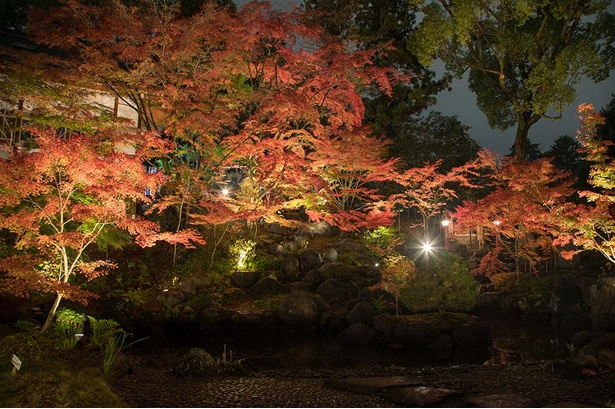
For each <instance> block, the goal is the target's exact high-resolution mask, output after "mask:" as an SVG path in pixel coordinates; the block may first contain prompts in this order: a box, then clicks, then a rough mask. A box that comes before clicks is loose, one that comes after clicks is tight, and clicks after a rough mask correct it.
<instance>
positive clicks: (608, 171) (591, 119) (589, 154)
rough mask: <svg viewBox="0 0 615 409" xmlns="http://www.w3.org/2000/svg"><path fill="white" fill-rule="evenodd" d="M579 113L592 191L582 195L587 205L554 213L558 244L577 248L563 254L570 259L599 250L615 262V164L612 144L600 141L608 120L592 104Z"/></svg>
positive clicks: (574, 205) (564, 207) (572, 205)
mask: <svg viewBox="0 0 615 409" xmlns="http://www.w3.org/2000/svg"><path fill="white" fill-rule="evenodd" d="M578 112H579V113H580V114H581V128H580V129H579V131H578V132H577V139H578V140H579V142H580V143H581V146H582V147H581V149H580V152H581V153H582V154H583V155H585V158H586V160H587V161H588V162H590V164H591V167H590V173H589V179H588V182H589V184H590V186H591V187H592V190H586V191H580V192H579V196H580V197H581V198H582V199H584V202H582V203H574V202H569V203H566V204H563V205H561V206H560V207H558V209H557V211H556V212H554V214H553V217H554V219H555V220H556V221H557V222H558V228H557V229H555V230H554V234H555V235H556V236H557V239H556V244H558V245H561V246H565V245H567V244H569V243H572V244H573V245H574V246H576V248H575V249H572V250H566V251H564V252H562V255H563V256H564V257H566V258H572V257H573V256H574V255H575V254H577V253H579V252H581V251H584V250H595V251H598V252H599V253H601V254H602V255H603V256H604V257H606V258H607V259H608V260H609V261H610V262H612V263H615V205H614V203H615V161H614V160H613V158H612V157H611V156H610V155H609V153H608V152H609V148H610V146H611V145H612V142H611V141H608V140H599V139H597V137H596V126H598V125H600V124H603V123H604V118H603V117H602V115H600V114H599V113H597V112H595V111H594V107H593V106H592V105H591V104H582V105H580V106H579V108H578Z"/></svg>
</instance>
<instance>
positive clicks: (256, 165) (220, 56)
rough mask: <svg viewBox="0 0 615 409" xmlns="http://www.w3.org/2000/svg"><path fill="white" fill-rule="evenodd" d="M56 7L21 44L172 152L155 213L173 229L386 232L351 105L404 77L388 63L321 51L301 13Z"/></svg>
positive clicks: (381, 173) (377, 176)
mask: <svg viewBox="0 0 615 409" xmlns="http://www.w3.org/2000/svg"><path fill="white" fill-rule="evenodd" d="M60 3H61V5H62V6H61V7H58V8H51V9H50V10H47V11H45V12H43V13H37V14H34V15H33V17H32V18H31V20H32V21H33V28H32V30H31V32H32V33H33V35H35V37H36V38H37V39H38V40H39V41H42V42H44V43H46V44H48V45H50V46H54V47H60V48H63V49H67V50H68V51H69V52H70V53H73V54H76V55H78V56H79V57H80V58H81V59H82V61H83V63H82V64H81V65H80V67H79V69H80V71H81V72H82V73H87V74H88V75H90V76H91V77H92V78H93V79H95V80H96V82H98V83H99V84H102V85H104V86H105V87H107V89H109V90H111V91H112V92H115V93H117V94H118V95H119V96H121V97H122V98H124V99H126V100H127V101H128V102H129V103H130V104H131V105H132V106H133V107H134V108H135V109H137V110H138V111H139V113H140V115H141V118H142V123H143V125H144V126H145V127H146V128H149V129H161V130H162V132H163V134H164V135H166V136H167V137H168V138H169V139H170V140H171V141H172V142H173V143H174V144H175V150H174V152H175V153H174V154H172V155H167V156H166V157H164V158H162V160H161V166H163V167H164V168H165V172H166V173H167V175H168V177H169V180H168V183H167V185H166V189H164V190H163V191H164V193H165V194H164V197H162V198H161V200H159V201H158V202H157V204H156V208H157V209H158V210H162V209H168V208H169V207H173V208H175V209H176V213H177V214H178V223H177V229H178V230H179V229H180V228H183V227H182V226H186V225H187V224H188V223H196V224H205V225H212V224H213V225H216V224H222V223H226V222H229V221H234V220H237V221H247V222H252V221H257V220H264V221H268V222H272V221H278V222H281V223H288V222H289V221H288V220H286V219H285V218H284V217H283V213H284V211H285V210H289V209H303V210H306V211H307V214H308V215H309V217H310V218H311V219H312V220H321V219H324V220H327V221H328V222H330V223H332V224H336V225H339V226H340V227H342V228H345V229H353V228H357V227H360V226H363V225H371V226H373V225H375V224H376V223H377V222H378V223H381V222H382V221H384V220H386V219H390V216H391V212H390V210H389V209H390V206H389V205H388V204H387V203H384V202H382V197H380V195H378V194H377V193H376V191H375V190H374V189H373V188H372V187H370V186H369V183H370V182H374V181H379V180H385V179H386V178H387V177H388V176H387V174H388V173H389V172H390V171H391V169H392V163H390V162H386V161H383V160H382V159H381V158H380V154H381V153H382V152H383V149H382V147H383V143H382V142H381V141H379V140H377V139H375V138H371V137H368V134H369V129H366V128H364V127H363V125H362V120H363V115H364V111H365V107H364V104H363V100H362V96H363V95H365V94H366V93H369V90H370V88H371V87H379V88H380V89H382V90H384V91H385V92H390V90H391V81H393V80H395V79H399V78H402V76H401V75H399V73H397V72H396V71H395V70H394V69H392V68H382V67H376V66H375V65H374V64H373V61H374V59H375V58H374V57H375V56H376V55H377V54H378V53H382V52H385V50H382V49H377V50H349V49H348V48H347V47H345V46H344V45H343V44H342V43H340V42H336V41H332V40H330V39H327V40H326V41H325V38H324V35H323V33H322V31H321V30H319V29H318V28H317V27H314V26H308V25H305V24H303V22H302V14H301V13H300V12H298V11H292V12H287V13H280V12H276V11H274V10H272V9H271V8H270V6H269V5H268V4H267V3H257V2H253V3H248V4H247V5H246V6H244V7H243V8H242V10H241V11H240V12H233V11H232V10H229V9H224V8H219V7H216V6H214V5H207V6H205V7H204V8H203V9H202V10H201V11H200V12H198V13H196V14H194V15H192V16H184V15H183V14H182V13H181V11H180V9H179V7H178V5H177V4H175V3H164V4H163V3H157V2H139V1H137V2H132V3H131V5H130V6H128V5H126V4H124V2H121V1H116V0H114V1H109V2H102V3H100V4H97V5H92V4H84V3H82V2H79V1H76V0H63V1H61V2H60ZM111 10H112V11H111ZM50 28H52V30H50ZM186 152H190V154H189V155H187V154H186ZM187 157H190V159H189V160H186V158H187ZM237 175H240V178H239V179H236V180H234V181H233V180H231V179H232V176H233V177H236V176H237ZM233 183H234V186H233V187H234V190H233V193H232V194H231V195H228V196H226V195H221V194H220V190H221V188H222V187H224V186H228V185H231V184H233ZM186 215H188V217H186Z"/></svg>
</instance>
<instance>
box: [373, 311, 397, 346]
mask: <svg viewBox="0 0 615 409" xmlns="http://www.w3.org/2000/svg"><path fill="white" fill-rule="evenodd" d="M393 328H395V320H394V319H393V318H392V317H391V316H390V315H387V314H378V315H376V316H375V317H374V332H375V333H376V343H378V344H380V345H389V344H392V343H393V342H394V341H395V336H394V335H393Z"/></svg>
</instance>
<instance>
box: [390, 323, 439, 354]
mask: <svg viewBox="0 0 615 409" xmlns="http://www.w3.org/2000/svg"><path fill="white" fill-rule="evenodd" d="M393 334H394V335H395V338H397V339H398V340H399V342H401V344H402V345H404V346H407V347H412V348H425V347H427V346H429V345H430V344H431V343H432V342H433V341H434V340H435V339H436V337H437V336H438V330H437V329H435V328H434V327H432V326H431V325H429V324H428V323H426V322H423V321H401V322H398V323H396V324H395V327H394V328H393Z"/></svg>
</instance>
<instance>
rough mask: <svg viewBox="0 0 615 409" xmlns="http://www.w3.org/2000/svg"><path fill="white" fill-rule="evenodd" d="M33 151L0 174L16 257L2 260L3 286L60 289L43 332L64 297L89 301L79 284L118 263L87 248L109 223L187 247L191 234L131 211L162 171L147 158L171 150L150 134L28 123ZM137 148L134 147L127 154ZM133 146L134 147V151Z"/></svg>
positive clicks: (0, 205) (140, 239)
mask: <svg viewBox="0 0 615 409" xmlns="http://www.w3.org/2000/svg"><path fill="white" fill-rule="evenodd" d="M31 133H32V135H33V136H34V137H35V138H34V141H35V143H36V149H35V150H32V151H26V150H22V151H21V152H16V153H15V154H14V155H13V156H12V158H11V160H10V161H9V160H3V161H2V162H3V163H2V167H3V172H1V173H0V209H1V212H2V216H3V217H2V218H1V219H0V227H2V228H5V229H8V230H10V231H12V232H14V233H15V234H16V246H15V247H16V250H17V251H18V252H17V253H16V254H15V255H12V256H10V257H8V258H5V259H3V260H1V261H0V270H2V271H5V272H6V273H7V275H6V276H5V277H4V278H3V280H2V285H3V288H4V289H5V290H8V291H10V292H12V293H13V294H16V295H21V296H28V295H29V294H30V292H31V291H41V292H47V293H53V294H55V295H56V297H55V301H54V303H53V305H52V307H51V310H50V311H49V314H48V317H47V320H46V322H45V324H44V325H43V331H45V330H47V329H48V328H49V326H50V325H51V323H52V321H53V318H54V316H55V312H56V310H57V308H58V305H59V304H60V302H61V301H62V299H65V298H66V299H71V300H74V301H78V302H82V303H87V299H88V297H92V296H94V294H92V293H90V292H88V291H85V290H83V289H81V288H80V287H79V285H78V284H75V283H74V277H75V276H82V277H83V278H85V279H87V280H91V279H93V278H96V277H98V276H100V275H102V274H105V272H106V271H107V269H108V268H110V267H112V266H113V263H112V262H110V261H108V260H90V259H88V258H87V257H86V256H85V252H86V250H87V248H88V247H89V246H90V245H92V244H94V243H95V242H96V240H97V239H98V238H99V237H100V235H101V234H102V233H103V232H104V230H105V229H106V228H108V227H110V226H113V227H115V228H118V229H122V230H125V231H127V232H128V233H130V234H131V235H133V236H134V237H135V240H136V242H137V243H138V244H139V245H141V246H149V245H152V244H153V243H154V242H156V241H157V240H168V241H171V242H180V243H183V244H186V245H190V240H197V241H198V237H196V236H195V235H194V234H193V233H191V232H186V233H185V234H182V235H176V236H173V237H171V236H170V235H168V234H165V233H159V232H158V229H157V225H156V224H155V223H153V222H151V221H148V220H146V219H144V218H142V217H139V216H136V215H134V214H132V215H131V214H129V213H128V212H127V210H128V205H129V204H130V202H132V201H148V200H149V199H148V198H147V197H146V196H145V195H144V191H145V188H146V187H150V189H154V190H155V189H156V188H157V186H159V185H160V183H161V182H162V180H161V178H160V176H161V175H160V174H148V173H146V171H145V169H144V167H143V161H144V160H145V159H146V158H149V157H151V155H158V154H160V153H161V152H164V151H165V150H166V147H165V146H164V143H163V141H162V140H161V139H160V138H158V137H156V136H155V135H151V134H132V135H130V137H129V138H130V139H127V136H125V135H124V134H123V133H118V132H117V129H114V128H113V127H108V128H107V129H105V128H102V129H99V131H98V132H96V133H95V134H90V135H86V134H76V133H75V134H72V135H71V136H70V138H67V137H66V136H65V135H64V134H63V133H60V132H58V131H57V130H55V129H53V128H48V127H47V128H45V129H37V128H32V129H31ZM128 146H130V147H132V149H134V150H135V151H134V153H133V152H130V153H127V152H126V149H125V148H126V147H128ZM132 149H131V150H132Z"/></svg>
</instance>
